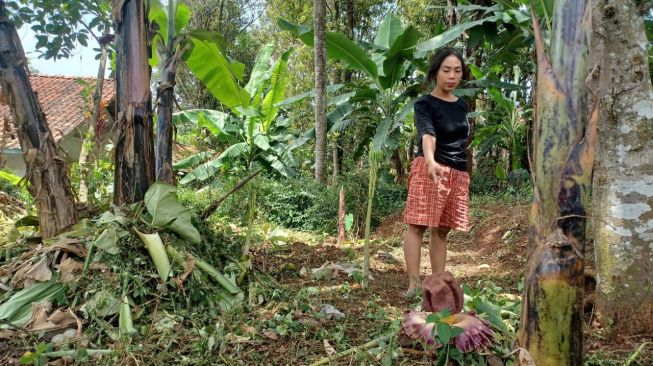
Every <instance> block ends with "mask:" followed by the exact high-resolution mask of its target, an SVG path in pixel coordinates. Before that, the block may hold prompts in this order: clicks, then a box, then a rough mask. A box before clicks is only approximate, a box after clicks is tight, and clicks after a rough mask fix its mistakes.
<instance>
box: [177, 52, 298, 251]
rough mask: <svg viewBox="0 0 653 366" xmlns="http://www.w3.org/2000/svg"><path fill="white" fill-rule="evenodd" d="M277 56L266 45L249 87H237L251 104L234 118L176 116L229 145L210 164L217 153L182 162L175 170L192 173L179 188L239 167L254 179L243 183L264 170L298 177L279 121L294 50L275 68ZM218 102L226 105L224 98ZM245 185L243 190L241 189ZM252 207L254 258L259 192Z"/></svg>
mask: <svg viewBox="0 0 653 366" xmlns="http://www.w3.org/2000/svg"><path fill="white" fill-rule="evenodd" d="M273 52H274V45H272V44H268V45H266V46H265V47H264V48H263V49H262V50H261V52H260V53H259V56H258V58H257V60H256V63H255V65H254V68H253V70H252V73H251V76H250V79H249V81H248V82H247V84H246V85H245V87H244V88H241V87H240V86H238V85H236V87H237V93H239V94H241V95H246V96H247V97H248V99H247V100H243V101H241V103H240V105H238V106H234V107H233V108H232V113H231V114H229V113H225V112H221V111H216V110H189V111H183V112H180V113H177V114H176V115H175V117H174V118H175V119H177V120H186V121H190V122H192V123H194V124H196V125H197V126H198V127H199V128H205V129H206V130H208V131H209V133H211V134H212V135H213V136H214V137H215V138H217V139H218V140H219V141H222V142H224V143H226V144H227V145H229V147H228V148H226V149H225V150H224V151H223V152H222V153H220V154H219V155H218V156H217V157H216V158H214V159H210V160H208V161H205V160H206V159H208V158H209V157H211V156H212V155H213V153H212V152H200V153H198V154H195V155H193V156H190V157H189V158H186V159H184V160H182V161H180V162H178V163H177V164H176V165H175V168H176V169H183V168H191V167H193V169H192V170H191V171H190V172H189V173H188V174H187V175H186V176H185V177H184V178H183V179H181V180H180V181H179V183H180V184H189V183H191V182H200V183H201V182H204V181H206V180H208V179H209V178H211V177H213V176H215V175H216V173H218V172H219V171H221V170H223V169H228V168H229V167H232V168H236V167H240V168H242V169H244V170H245V171H246V172H247V173H248V174H249V176H248V177H247V178H245V180H244V181H243V182H244V183H246V182H248V181H249V180H250V179H252V178H253V177H255V176H256V175H258V174H259V173H260V172H261V171H262V170H265V171H268V172H272V173H276V174H281V175H283V176H286V177H287V176H292V175H294V174H295V171H294V166H295V165H296V161H295V158H294V157H293V155H292V150H293V146H291V145H290V141H291V140H293V139H294V135H293V134H291V133H290V132H289V131H288V123H289V121H288V119H287V118H279V116H278V114H279V111H280V108H281V104H282V102H283V99H284V98H285V92H286V81H287V72H288V58H289V57H290V54H291V52H292V50H288V51H286V52H284V53H283V54H282V55H281V57H280V58H279V60H278V61H277V62H276V63H275V64H274V65H271V62H270V61H271V58H272V53H273ZM214 95H215V94H214ZM216 97H218V95H216ZM218 99H219V100H220V101H223V99H222V98H221V97H219V98H218ZM297 100H301V99H297ZM244 183H243V184H239V187H241V186H242V185H244ZM232 192H233V190H232ZM220 202H222V201H221V200H219V201H216V203H215V204H212V205H211V206H210V207H209V208H208V209H207V210H206V211H205V212H204V213H203V215H202V217H204V218H206V217H208V216H209V215H210V214H211V213H212V212H213V211H214V210H215V209H216V208H217V207H218V204H219V203H220ZM248 205H249V209H248V215H247V216H248V231H247V239H246V243H245V247H244V249H243V254H245V255H247V254H248V252H249V246H250V241H251V232H252V226H253V220H254V210H255V206H256V186H253V187H250V189H249V200H248Z"/></svg>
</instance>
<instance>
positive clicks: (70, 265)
mask: <svg viewBox="0 0 653 366" xmlns="http://www.w3.org/2000/svg"><path fill="white" fill-rule="evenodd" d="M83 267H84V265H83V264H82V263H81V262H78V261H76V260H74V259H72V258H70V257H68V258H66V259H64V260H63V261H62V262H61V263H60V264H59V273H61V281H62V282H70V281H74V280H77V278H75V272H76V271H78V272H81V271H82V268H83Z"/></svg>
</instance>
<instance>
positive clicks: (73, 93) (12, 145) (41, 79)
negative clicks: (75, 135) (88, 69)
mask: <svg viewBox="0 0 653 366" xmlns="http://www.w3.org/2000/svg"><path fill="white" fill-rule="evenodd" d="M78 79H81V80H83V81H84V82H86V83H90V85H95V80H96V79H95V78H92V77H72V76H50V75H30V82H31V84H32V88H33V89H34V91H35V92H36V93H37V95H38V98H39V101H40V102H41V106H42V108H43V112H44V113H45V117H46V119H47V122H48V126H49V127H50V131H51V132H52V135H53V136H54V140H55V141H59V140H61V139H62V138H63V137H64V136H67V135H68V134H70V133H71V132H72V131H73V130H74V129H75V128H77V127H78V126H79V125H81V124H82V122H84V120H85V118H86V117H87V116H85V110H89V107H85V106H84V103H85V102H84V98H83V97H82V91H83V90H84V86H83V85H81V84H80V83H79V82H78ZM103 89H104V91H103V93H102V104H103V105H105V106H106V105H107V104H108V103H109V102H110V101H111V99H113V97H114V94H115V86H114V83H113V80H111V79H104V85H103ZM90 98H92V97H90ZM88 113H90V112H88ZM5 117H7V120H8V121H10V128H12V129H13V127H14V126H13V124H11V120H12V115H11V110H10V109H9V106H8V105H0V142H2V141H3V140H4V142H5V144H4V145H5V146H4V147H5V148H9V149H19V148H20V143H19V141H18V137H17V136H16V135H15V134H14V135H13V138H11V136H9V134H8V131H5V123H4V120H5Z"/></svg>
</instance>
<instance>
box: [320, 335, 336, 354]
mask: <svg viewBox="0 0 653 366" xmlns="http://www.w3.org/2000/svg"><path fill="white" fill-rule="evenodd" d="M322 344H323V345H324V350H325V351H326V354H327V356H333V355H335V354H336V349H335V348H333V346H332V345H331V344H330V343H329V341H327V340H326V339H323V340H322Z"/></svg>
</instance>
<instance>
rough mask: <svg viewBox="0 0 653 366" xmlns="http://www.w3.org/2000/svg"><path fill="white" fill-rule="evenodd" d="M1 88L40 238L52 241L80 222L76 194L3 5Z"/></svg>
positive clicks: (0, 19) (0, 11) (0, 21)
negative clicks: (34, 208) (16, 140)
mask: <svg viewBox="0 0 653 366" xmlns="http://www.w3.org/2000/svg"><path fill="white" fill-rule="evenodd" d="M0 87H2V93H3V95H4V98H5V99H6V101H7V104H9V107H10V109H11V114H12V117H13V121H14V125H15V126H16V129H17V131H18V132H17V134H18V139H19V141H20V146H21V149H22V150H23V156H24V157H25V166H26V168H27V173H26V175H27V180H28V181H29V187H28V190H29V192H30V194H31V195H32V197H33V198H34V202H35V203H36V208H37V210H38V213H39V223H40V230H41V235H42V236H43V238H46V239H47V238H51V237H53V236H56V235H57V234H59V233H61V232H62V231H64V230H65V229H66V228H68V227H70V226H71V225H73V224H75V223H76V222H77V211H76V209H75V200H74V195H73V190H72V186H71V184H70V178H69V172H68V167H67V166H66V159H65V156H63V155H61V154H60V152H61V150H59V149H58V147H57V146H56V144H55V143H54V138H53V137H52V133H51V132H50V129H49V128H48V124H47V122H46V119H45V114H44V113H43V110H42V109H41V104H40V103H39V101H38V99H37V97H36V94H34V91H33V90H32V86H31V85H30V82H29V77H28V72H27V60H26V59H25V52H24V51H23V47H22V45H21V43H20V38H18V33H17V32H16V27H15V26H14V24H13V23H12V22H11V21H9V19H8V18H7V13H6V9H5V3H4V1H1V0H0Z"/></svg>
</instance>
